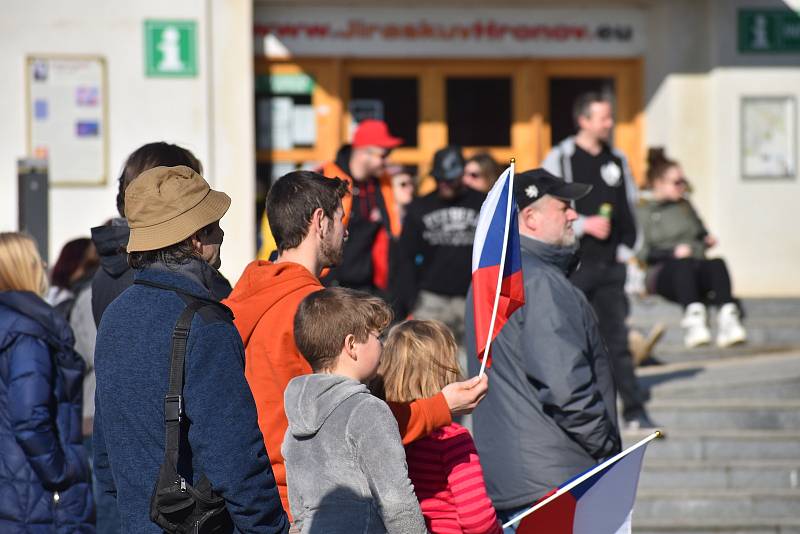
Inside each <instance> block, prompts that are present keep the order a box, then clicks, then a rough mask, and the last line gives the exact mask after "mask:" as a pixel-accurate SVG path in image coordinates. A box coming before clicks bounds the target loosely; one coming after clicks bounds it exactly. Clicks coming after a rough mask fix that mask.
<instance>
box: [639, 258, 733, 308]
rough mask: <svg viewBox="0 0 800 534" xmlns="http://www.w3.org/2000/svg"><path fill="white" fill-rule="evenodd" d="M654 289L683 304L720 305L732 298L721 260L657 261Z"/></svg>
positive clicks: (725, 268)
mask: <svg viewBox="0 0 800 534" xmlns="http://www.w3.org/2000/svg"><path fill="white" fill-rule="evenodd" d="M658 269H659V271H658V274H656V284H655V286H656V287H655V289H656V293H658V294H659V295H661V296H662V297H664V298H665V299H667V300H671V301H672V302H677V303H678V304H681V305H682V306H683V307H684V308H685V307H686V306H688V305H689V304H691V303H692V302H704V303H707V304H711V305H712V306H721V305H723V304H727V303H728V302H734V299H733V296H732V295H731V277H730V275H729V274H728V267H727V265H725V260H723V259H720V258H716V259H713V260H705V259H696V258H682V259H674V260H667V261H665V262H664V263H661V264H659V267H658Z"/></svg>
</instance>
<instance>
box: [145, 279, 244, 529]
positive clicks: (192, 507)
mask: <svg viewBox="0 0 800 534" xmlns="http://www.w3.org/2000/svg"><path fill="white" fill-rule="evenodd" d="M147 285H149V284H147ZM204 306H213V304H211V303H209V302H204V301H202V300H199V299H192V300H191V301H190V302H189V304H188V305H187V306H186V308H185V309H184V310H183V312H182V313H181V315H180V317H178V321H177V323H176V324H175V329H174V330H173V331H172V357H171V361H170V369H169V389H168V391H167V394H166V396H165V397H164V426H165V429H166V439H165V442H166V443H165V446H164V462H163V463H162V464H161V469H160V470H159V472H158V481H157V482H156V485H155V488H154V489H153V495H152V497H151V498H150V519H151V520H153V522H155V523H156V524H158V526H160V527H161V528H163V529H164V531H165V532H167V533H169V534H190V533H191V534H211V533H214V534H228V533H231V532H233V522H232V521H231V517H230V514H229V513H228V510H227V508H226V507H225V500H224V499H223V498H222V497H221V496H220V495H219V494H218V493H216V492H215V491H214V489H213V488H212V487H211V482H209V480H208V479H207V478H206V476H205V475H203V476H202V478H200V481H199V482H198V483H197V485H196V486H192V485H191V484H189V483H188V482H187V481H186V479H184V478H183V477H182V476H180V474H178V469H177V466H178V450H179V445H180V438H181V420H182V418H183V373H184V360H185V358H186V343H187V340H188V338H189V330H190V328H191V324H192V318H193V317H194V314H195V313H196V312H197V311H198V310H200V309H201V308H203V307H204Z"/></svg>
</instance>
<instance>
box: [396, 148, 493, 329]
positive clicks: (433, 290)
mask: <svg viewBox="0 0 800 534" xmlns="http://www.w3.org/2000/svg"><path fill="white" fill-rule="evenodd" d="M431 174H433V177H434V178H436V191H434V192H433V193H430V194H428V195H425V196H424V197H421V198H416V199H414V200H413V201H411V204H410V205H409V206H408V212H407V214H406V219H405V221H404V223H403V232H402V234H401V235H400V241H399V243H398V247H397V248H398V253H397V262H396V273H395V276H394V277H393V278H394V291H393V294H394V295H395V297H396V299H395V307H396V308H397V312H398V317H399V318H403V317H405V316H406V315H408V314H409V313H413V314H414V318H416V319H437V320H439V321H442V322H443V323H444V324H446V325H447V326H448V327H450V329H451V330H452V331H453V334H454V335H455V337H456V340H457V341H458V342H459V344H461V343H462V341H463V336H464V304H465V298H466V295H467V289H469V284H470V281H471V279H472V243H473V241H475V229H476V227H477V225H478V215H480V212H481V205H482V204H483V201H484V200H485V199H486V195H484V194H483V193H479V192H477V191H475V190H473V189H470V188H468V187H466V186H465V185H464V184H463V183H462V176H463V174H464V156H463V155H462V154H461V149H460V148H458V147H454V146H449V147H446V148H443V149H441V150H439V151H438V152H436V154H435V155H434V158H433V171H432V172H431Z"/></svg>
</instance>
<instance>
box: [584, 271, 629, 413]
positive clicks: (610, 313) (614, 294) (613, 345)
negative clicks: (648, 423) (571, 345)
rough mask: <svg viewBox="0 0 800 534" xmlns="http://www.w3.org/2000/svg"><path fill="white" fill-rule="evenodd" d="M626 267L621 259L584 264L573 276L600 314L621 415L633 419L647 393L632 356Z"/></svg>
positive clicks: (599, 317)
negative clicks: (638, 376) (636, 372)
mask: <svg viewBox="0 0 800 534" xmlns="http://www.w3.org/2000/svg"><path fill="white" fill-rule="evenodd" d="M626 275H627V270H626V268H625V265H623V264H621V263H615V264H610V265H609V264H595V263H586V262H584V263H583V264H581V266H580V268H579V269H578V270H577V271H575V273H573V274H572V276H571V277H570V280H572V283H573V284H575V285H576V286H577V287H578V288H579V289H580V290H581V291H583V293H584V294H585V295H586V298H587V299H588V300H589V303H590V304H591V305H592V307H593V308H594V312H595V314H596V315H597V321H598V326H599V328H600V335H601V336H603V339H604V340H605V342H606V346H607V347H608V352H609V356H610V357H611V369H612V371H613V373H614V382H616V385H617V391H618V392H619V396H620V398H621V399H622V406H623V411H622V416H623V417H624V418H625V419H633V418H635V417H637V416H639V415H641V414H642V413H644V395H643V394H642V391H641V390H640V389H639V383H638V382H637V380H636V374H635V373H634V371H633V358H632V357H631V352H630V349H629V348H628V325H627V324H626V322H625V321H626V319H627V318H628V313H629V311H630V305H629V303H628V296H627V295H626V294H625V277H626Z"/></svg>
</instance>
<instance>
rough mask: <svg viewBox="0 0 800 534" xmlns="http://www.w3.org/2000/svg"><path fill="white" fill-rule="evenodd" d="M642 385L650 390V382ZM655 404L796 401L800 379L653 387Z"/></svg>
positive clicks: (652, 394) (652, 395)
mask: <svg viewBox="0 0 800 534" xmlns="http://www.w3.org/2000/svg"><path fill="white" fill-rule="evenodd" d="M641 383H642V385H643V386H644V387H648V383H649V381H648V380H642V381H641ZM650 398H651V400H652V401H658V400H661V399H665V400H670V399H682V400H690V399H693V400H698V401H701V400H704V399H715V400H716V399H719V400H722V399H729V400H735V399H762V400H781V399H786V400H793V399H798V398H800V379H799V378H794V377H792V378H787V379H773V380H761V381H754V382H752V381H751V382H747V383H735V382H731V383H722V382H717V383H706V384H702V386H693V385H687V386H685V387H664V388H658V387H654V388H651V389H650Z"/></svg>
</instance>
